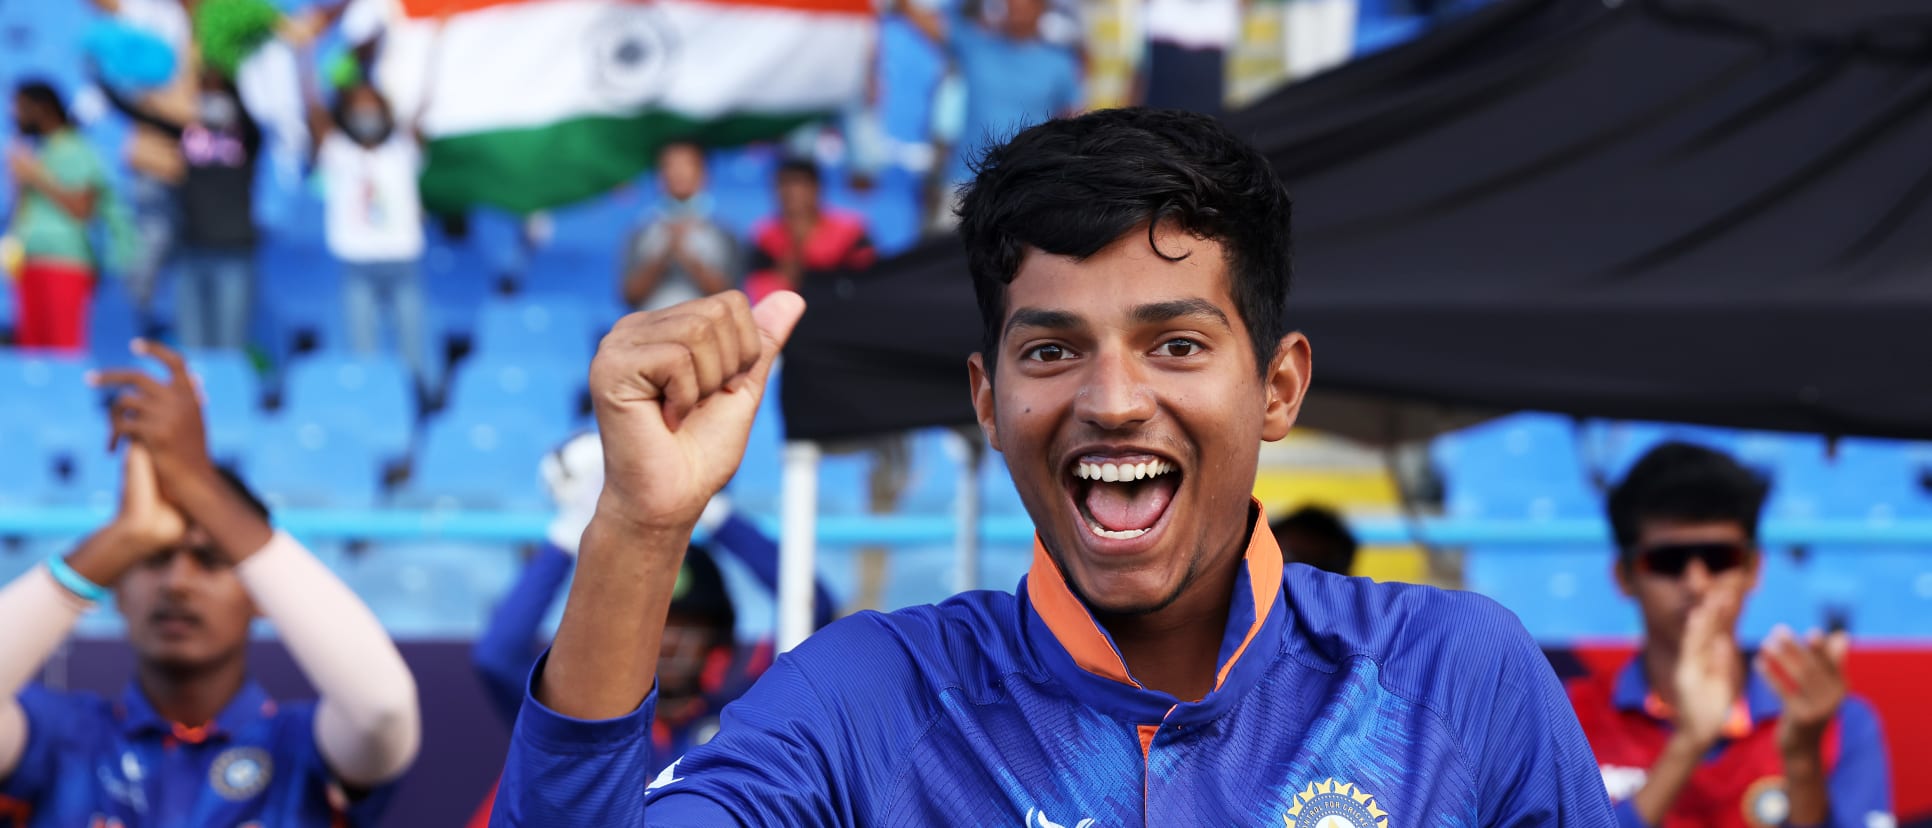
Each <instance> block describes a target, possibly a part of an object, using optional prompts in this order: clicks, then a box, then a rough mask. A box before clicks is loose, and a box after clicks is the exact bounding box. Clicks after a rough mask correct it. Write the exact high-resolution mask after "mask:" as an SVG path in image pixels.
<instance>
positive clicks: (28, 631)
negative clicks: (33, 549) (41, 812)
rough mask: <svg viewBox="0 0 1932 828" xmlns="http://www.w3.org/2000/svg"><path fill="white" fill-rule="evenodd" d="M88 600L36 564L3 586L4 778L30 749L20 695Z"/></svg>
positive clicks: (0, 708) (0, 771)
mask: <svg viewBox="0 0 1932 828" xmlns="http://www.w3.org/2000/svg"><path fill="white" fill-rule="evenodd" d="M88 606H89V604H88V603H87V602H86V601H83V600H81V599H79V598H77V597H75V596H74V594H73V593H71V592H68V591H67V590H66V588H64V587H62V586H61V585H60V584H59V583H56V582H55V581H54V577H53V576H52V575H49V574H48V573H47V569H46V567H40V566H36V567H34V568H33V569H30V570H28V571H27V573H26V574H25V575H21V576H20V577H18V578H15V579H14V580H13V582H12V583H10V584H7V586H6V587H5V588H3V589H0V630H6V631H7V634H6V635H0V779H6V778H7V777H8V776H11V775H12V774H13V769H14V766H15V765H17V764H18V763H19V762H20V757H21V755H22V753H23V752H25V751H26V749H27V716H26V713H25V711H23V710H21V709H20V703H19V702H18V701H16V700H15V698H14V697H15V696H17V695H19V693H20V690H21V688H23V687H26V686H27V682H28V681H29V680H31V679H32V678H33V676H34V674H35V673H38V672H40V668H41V667H42V666H44V665H46V663H47V659H48V658H51V657H52V656H53V654H54V650H56V649H59V647H60V642H62V641H64V640H66V638H67V633H68V632H70V631H72V630H73V629H74V624H75V622H77V621H79V620H80V617H81V613H84V612H86V611H87V608H88Z"/></svg>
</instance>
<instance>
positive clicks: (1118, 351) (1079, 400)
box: [1074, 347, 1154, 431]
mask: <svg viewBox="0 0 1932 828" xmlns="http://www.w3.org/2000/svg"><path fill="white" fill-rule="evenodd" d="M1090 359H1091V362H1090V363H1089V365H1090V366H1091V367H1090V368H1089V369H1088V371H1087V376H1086V381H1085V383H1084V384H1083V385H1082V386H1081V388H1080V390H1079V392H1078V393H1077V394H1076V395H1075V396H1074V415H1075V416H1077V417H1079V418H1080V420H1081V421H1082V422H1085V423H1087V424H1089V425H1091V426H1093V427H1095V428H1098V429H1100V430H1102V431H1118V430H1120V429H1123V428H1131V427H1133V426H1136V425H1139V424H1141V423H1144V422H1146V421H1147V420H1149V419H1151V418H1152V417H1153V416H1154V392H1153V389H1152V388H1150V387H1149V386H1148V384H1147V382H1146V378H1145V377H1144V376H1143V370H1144V369H1143V368H1142V366H1141V364H1140V362H1139V360H1137V359H1135V358H1134V355H1133V354H1132V353H1131V352H1129V349H1127V348H1105V347H1102V348H1100V349H1099V353H1097V354H1095V355H1093V356H1092V357H1090Z"/></svg>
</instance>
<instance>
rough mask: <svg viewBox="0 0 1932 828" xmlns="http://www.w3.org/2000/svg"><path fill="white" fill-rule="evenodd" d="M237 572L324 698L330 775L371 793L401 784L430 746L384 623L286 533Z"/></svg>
mask: <svg viewBox="0 0 1932 828" xmlns="http://www.w3.org/2000/svg"><path fill="white" fill-rule="evenodd" d="M236 571H237V573H238V574H239V575H240V576H241V580H242V585H243V586H245V587H247V589H248V593H249V595H250V596H252V597H253V598H254V599H255V606H256V607H257V608H258V609H260V610H261V612H262V615H264V616H266V617H267V618H268V620H269V621H270V622H271V623H273V624H274V625H275V631H276V633H277V634H279V635H280V636H281V637H282V641H283V643H284V644H286V645H287V646H288V650H289V654H290V655H291V656H293V657H294V659H295V663H296V665H297V666H299V667H301V668H302V673H303V675H306V676H307V677H308V679H309V683H311V684H313V685H315V689H316V692H317V693H318V694H320V696H321V702H320V704H319V705H318V706H317V708H316V713H315V739H316V744H317V746H318V747H319V748H320V750H321V752H322V758H323V759H325V760H327V761H328V763H329V769H330V770H332V771H334V772H335V774H336V776H337V777H339V778H340V780H341V781H342V782H344V783H346V784H348V785H350V786H353V787H362V788H368V787H374V786H376V785H380V784H382V783H384V782H388V781H391V780H393V779H395V778H397V777H399V776H401V775H402V774H403V771H406V770H408V769H409V765H410V763H411V762H414V761H415V759H416V751H417V749H418V748H419V747H420V746H421V742H422V712H421V709H420V708H419V706H418V704H417V700H416V679H415V677H414V676H412V675H410V672H409V665H408V664H406V663H404V662H403V658H402V654H401V653H399V652H397V651H396V644H395V642H393V641H390V640H389V635H388V633H386V632H384V631H383V629H382V624H381V623H379V622H378V621H377V620H376V615H375V613H373V612H371V611H370V610H369V607H368V606H366V605H364V604H363V603H362V601H361V599H359V598H357V597H356V595H355V593H354V592H352V591H350V590H349V587H348V586H347V585H346V584H344V583H342V581H341V580H340V579H338V578H336V577H335V573H332V572H330V571H329V569H328V567H326V566H323V565H322V562H321V561H318V560H316V559H315V556H314V555H311V554H309V551H308V550H307V549H304V548H303V547H302V545H301V544H300V543H297V542H296V540H295V539H294V538H291V537H289V536H288V535H287V534H286V533H283V532H276V533H275V537H274V538H273V539H272V540H270V541H269V542H268V545H267V546H265V547H263V548H262V550H261V551H260V552H256V553H255V554H254V555H253V556H251V557H249V558H248V559H247V560H244V561H242V563H241V565H240V566H238V567H236Z"/></svg>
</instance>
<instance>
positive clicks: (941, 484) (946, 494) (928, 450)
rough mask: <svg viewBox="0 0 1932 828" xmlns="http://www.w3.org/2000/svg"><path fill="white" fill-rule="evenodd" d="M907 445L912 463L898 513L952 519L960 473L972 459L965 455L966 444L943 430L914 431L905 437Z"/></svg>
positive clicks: (946, 430) (955, 435) (976, 438)
mask: <svg viewBox="0 0 1932 828" xmlns="http://www.w3.org/2000/svg"><path fill="white" fill-rule="evenodd" d="M973 439H974V440H978V439H979V438H978V435H977V434H974V435H973ZM908 442H909V444H910V451H911V457H912V459H911V463H910V464H909V467H908V469H907V476H906V488H905V492H904V493H903V494H902V495H901V496H900V498H899V509H898V512H899V513H900V514H915V515H938V516H948V515H951V514H952V513H953V507H954V504H955V502H956V498H955V493H956V492H957V491H958V490H959V472H960V469H961V468H962V467H963V466H964V465H965V464H966V463H968V462H970V460H971V459H972V458H971V455H970V454H968V453H967V451H968V450H967V448H966V445H967V444H966V443H964V442H963V441H962V440H961V439H960V437H959V436H958V434H957V433H956V432H954V431H953V430H951V429H945V428H925V429H920V430H918V431H914V432H912V433H911V434H910V435H909V436H908Z"/></svg>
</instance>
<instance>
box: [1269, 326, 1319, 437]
mask: <svg viewBox="0 0 1932 828" xmlns="http://www.w3.org/2000/svg"><path fill="white" fill-rule="evenodd" d="M1311 359H1312V356H1311V353H1310V351H1309V347H1308V337H1305V336H1302V335H1301V332H1300V331H1295V332H1293V333H1290V334H1288V335H1287V336H1284V337H1282V338H1281V342H1280V343H1279V344H1277V345H1275V358H1274V362H1273V363H1272V365H1271V366H1270V367H1269V369H1268V374H1267V376H1264V377H1262V380H1263V383H1264V384H1265V385H1267V386H1268V407H1267V409H1266V410H1265V411H1264V413H1263V414H1262V421H1261V439H1263V440H1267V441H1268V442H1271V443H1272V442H1274V441H1276V440H1279V439H1281V438H1283V437H1286V436H1288V430H1289V429H1292V428H1294V427H1295V418H1296V417H1298V416H1300V415H1301V401H1302V398H1304V397H1306V396H1307V395H1308V380H1309V376H1310V374H1309V372H1310V370H1312V365H1311V362H1310V360H1311Z"/></svg>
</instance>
